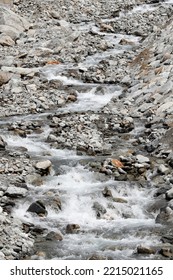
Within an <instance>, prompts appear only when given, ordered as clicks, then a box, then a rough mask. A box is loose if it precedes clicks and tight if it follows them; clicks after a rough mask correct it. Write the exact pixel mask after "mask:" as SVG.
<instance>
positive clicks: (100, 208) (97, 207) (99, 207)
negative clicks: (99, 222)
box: [93, 201, 107, 218]
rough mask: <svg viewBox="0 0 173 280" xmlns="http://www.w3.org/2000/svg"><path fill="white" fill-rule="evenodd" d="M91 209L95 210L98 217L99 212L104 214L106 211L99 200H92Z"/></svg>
mask: <svg viewBox="0 0 173 280" xmlns="http://www.w3.org/2000/svg"><path fill="white" fill-rule="evenodd" d="M93 209H94V210H95V211H96V215H97V217H98V218H100V216H101V214H105V213H106V212H107V211H106V209H105V208H104V206H102V205H101V204H100V203H99V202H97V201H96V202H94V204H93Z"/></svg>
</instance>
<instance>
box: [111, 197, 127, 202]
mask: <svg viewBox="0 0 173 280" xmlns="http://www.w3.org/2000/svg"><path fill="white" fill-rule="evenodd" d="M113 201H114V202H117V203H127V202H128V201H127V200H126V199H124V198H121V197H114V198H113Z"/></svg>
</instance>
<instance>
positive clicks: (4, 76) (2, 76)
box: [0, 71, 12, 86]
mask: <svg viewBox="0 0 173 280" xmlns="http://www.w3.org/2000/svg"><path fill="white" fill-rule="evenodd" d="M11 77H12V74H11V73H9V72H4V71H0V86H2V85H3V84H6V83H8V81H9V80H10V79H11Z"/></svg>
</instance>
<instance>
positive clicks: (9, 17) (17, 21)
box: [0, 6, 30, 33]
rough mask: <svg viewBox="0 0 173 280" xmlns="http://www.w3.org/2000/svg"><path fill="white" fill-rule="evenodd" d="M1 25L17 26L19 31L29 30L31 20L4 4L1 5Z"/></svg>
mask: <svg viewBox="0 0 173 280" xmlns="http://www.w3.org/2000/svg"><path fill="white" fill-rule="evenodd" d="M0 25H8V26H12V27H14V26H15V28H16V29H17V30H18V33H21V32H23V31H25V30H28V29H29V27H30V24H29V22H28V21H27V20H26V19H25V18H23V17H21V16H19V15H17V14H15V13H14V12H13V11H11V10H9V9H7V8H5V7H3V6H0Z"/></svg>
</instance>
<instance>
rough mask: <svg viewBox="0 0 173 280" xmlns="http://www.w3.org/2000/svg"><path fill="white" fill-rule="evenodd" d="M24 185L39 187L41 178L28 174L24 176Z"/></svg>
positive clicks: (37, 175)
mask: <svg viewBox="0 0 173 280" xmlns="http://www.w3.org/2000/svg"><path fill="white" fill-rule="evenodd" d="M25 180H26V183H28V184H31V185H34V186H41V185H42V184H43V178H42V176H41V175H40V174H37V173H35V174H28V175H27V176H26V179H25Z"/></svg>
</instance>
